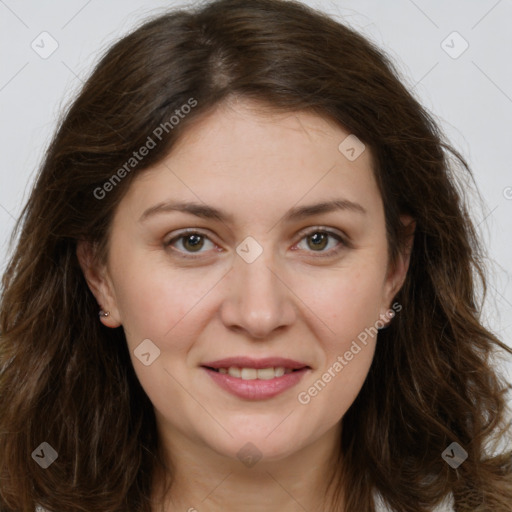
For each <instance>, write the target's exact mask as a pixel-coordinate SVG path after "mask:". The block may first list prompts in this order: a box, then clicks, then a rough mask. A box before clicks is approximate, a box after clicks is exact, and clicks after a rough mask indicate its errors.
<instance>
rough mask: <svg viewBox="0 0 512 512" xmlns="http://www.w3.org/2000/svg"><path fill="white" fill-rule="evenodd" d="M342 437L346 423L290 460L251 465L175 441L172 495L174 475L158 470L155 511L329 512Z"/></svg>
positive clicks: (202, 447)
mask: <svg viewBox="0 0 512 512" xmlns="http://www.w3.org/2000/svg"><path fill="white" fill-rule="evenodd" d="M340 437H341V424H339V425H336V426H335V427H334V428H333V429H331V430H329V431H328V432H326V433H325V434H324V435H323V436H322V437H321V438H319V439H317V440H316V441H315V442H313V443H312V444H310V445H308V446H306V447H304V448H302V449H301V450H299V451H298V452H295V453H293V454H292V455H290V456H288V457H286V458H283V459H279V460H264V459H262V460H260V461H258V462H257V463H256V464H254V465H253V466H251V467H248V466H244V464H242V463H241V462H240V461H239V460H233V459H231V458H228V457H224V456H222V455H219V454H218V453H215V452H213V451H211V450H210V449H209V448H205V447H204V446H198V445H197V444H196V443H193V442H191V440H189V439H187V438H185V437H181V438H180V439H179V442H177V441H178V440H177V439H175V441H174V442H173V443H172V445H173V447H174V450H172V451H170V450H169V448H167V449H166V452H167V455H166V459H167V460H168V461H169V462H170V464H168V465H169V467H172V468H175V470H174V475H173V478H172V485H171V488H170V492H169V494H168V495H167V496H163V489H164V483H165V482H166V481H167V482H168V481H169V479H170V475H169V474H168V473H167V474H164V473H163V472H162V471H157V472H156V473H155V478H154V488H153V489H154V490H153V496H154V500H153V503H154V504H155V506H154V508H153V511H154V512H175V511H180V512H182V511H187V512H203V511H205V512H206V511H207V512H225V511H226V510H244V511H246V512H260V511H261V510H265V511H267V512H274V511H275V512H277V511H279V512H297V511H303V510H308V511H311V512H325V511H326V510H330V507H329V504H330V503H331V502H332V499H333V493H334V491H335V490H336V485H334V486H333V487H334V489H332V488H331V489H330V488H328V484H329V482H330V479H331V478H337V477H338V475H339V470H340V461H339V448H340V444H339V443H340ZM167 446H169V443H168V444H167ZM170 453H172V458H171V457H170V456H169V454H170Z"/></svg>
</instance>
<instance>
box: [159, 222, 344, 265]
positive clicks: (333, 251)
mask: <svg viewBox="0 0 512 512" xmlns="http://www.w3.org/2000/svg"><path fill="white" fill-rule="evenodd" d="M316 233H322V234H325V235H328V236H331V237H333V238H335V239H336V240H338V241H339V242H340V244H339V245H338V246H337V247H336V248H334V249H331V250H329V251H327V252H325V253H324V252H322V251H320V255H318V256H317V255H315V256H313V257H314V258H327V257H332V256H335V255H336V254H338V253H339V252H340V251H341V250H343V249H344V248H347V247H350V244H349V243H348V242H347V241H346V240H345V239H344V238H343V237H342V236H341V235H339V234H338V233H335V232H333V231H329V230H328V229H323V228H320V227H316V228H313V229H312V230H310V231H308V232H306V233H304V234H303V236H302V238H301V239H300V240H299V242H298V243H300V242H301V241H302V240H304V239H305V238H307V237H308V236H311V235H314V234H316ZM190 235H200V236H202V237H205V238H207V239H208V240H210V238H209V237H208V235H207V234H206V233H203V232H202V231H198V230H196V229H192V228H191V229H188V230H185V231H182V232H181V233H180V234H179V235H177V236H175V237H173V238H171V239H170V240H169V241H167V242H165V243H164V246H165V247H166V248H167V247H171V246H172V245H173V244H174V242H176V241H178V240H181V239H184V238H186V237H187V236H190ZM210 241H211V242H212V243H213V241H212V240H210ZM171 248H172V247H171ZM173 250H174V251H176V252H178V253H179V256H180V257H181V258H188V259H191V260H193V259H198V258H200V257H201V253H196V254H197V256H191V255H190V253H186V252H183V251H180V250H178V249H173ZM310 252H316V251H310Z"/></svg>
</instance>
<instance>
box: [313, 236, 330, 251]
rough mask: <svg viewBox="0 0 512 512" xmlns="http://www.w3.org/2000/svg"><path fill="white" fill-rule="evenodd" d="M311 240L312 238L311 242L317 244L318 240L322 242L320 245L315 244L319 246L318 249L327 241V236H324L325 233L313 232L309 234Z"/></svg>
mask: <svg viewBox="0 0 512 512" xmlns="http://www.w3.org/2000/svg"><path fill="white" fill-rule="evenodd" d="M317 237H320V239H318V238H317ZM310 238H311V240H313V244H317V243H318V242H319V241H320V242H322V241H323V242H324V243H323V244H322V245H321V247H320V246H318V245H316V247H317V248H320V249H323V248H324V247H325V246H326V243H325V242H326V241H327V237H326V236H325V233H314V234H313V235H311V237H310Z"/></svg>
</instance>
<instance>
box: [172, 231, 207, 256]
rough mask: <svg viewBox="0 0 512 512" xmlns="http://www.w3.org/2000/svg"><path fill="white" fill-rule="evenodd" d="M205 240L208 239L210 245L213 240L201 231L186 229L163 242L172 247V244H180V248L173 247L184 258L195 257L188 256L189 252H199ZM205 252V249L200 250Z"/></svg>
mask: <svg viewBox="0 0 512 512" xmlns="http://www.w3.org/2000/svg"><path fill="white" fill-rule="evenodd" d="M205 240H208V241H209V242H210V244H212V246H214V245H215V244H213V242H212V241H211V240H210V239H209V238H208V237H207V236H206V234H204V233H201V232H200V231H196V230H192V229H191V230H186V231H184V232H183V231H182V232H181V234H179V235H178V236H175V237H174V238H171V239H170V240H169V241H168V242H165V246H166V247H168V246H170V247H174V245H176V244H177V245H181V247H182V249H175V250H177V251H178V252H180V253H183V254H180V256H182V257H184V258H195V256H189V255H187V253H189V254H194V253H199V254H200V253H201V249H202V248H203V247H204V246H205ZM202 252H205V251H202Z"/></svg>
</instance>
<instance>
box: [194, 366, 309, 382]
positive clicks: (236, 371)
mask: <svg viewBox="0 0 512 512" xmlns="http://www.w3.org/2000/svg"><path fill="white" fill-rule="evenodd" d="M203 368H206V369H207V370H212V371H214V372H217V373H222V374H224V375H230V376H231V377H235V378H237V379H242V380H256V379H259V380H270V379H275V378H276V377H282V376H283V375H287V374H289V373H293V372H299V371H301V370H303V369H308V368H309V366H304V367H302V368H285V367H284V366H276V367H272V366H270V367H268V368H249V367H245V368H239V367H237V366H229V367H227V368H213V367H211V366H203Z"/></svg>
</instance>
